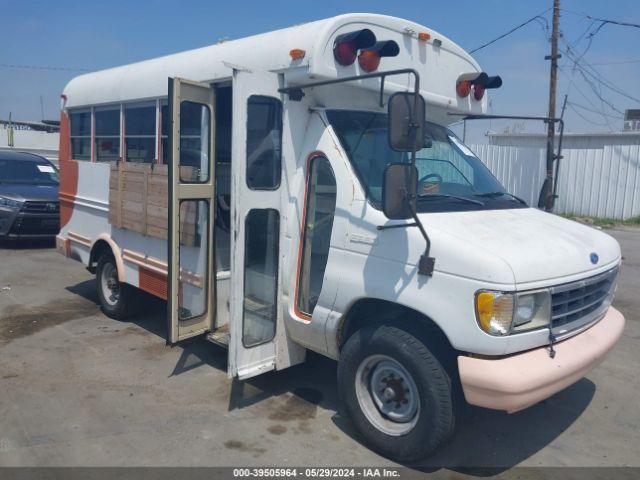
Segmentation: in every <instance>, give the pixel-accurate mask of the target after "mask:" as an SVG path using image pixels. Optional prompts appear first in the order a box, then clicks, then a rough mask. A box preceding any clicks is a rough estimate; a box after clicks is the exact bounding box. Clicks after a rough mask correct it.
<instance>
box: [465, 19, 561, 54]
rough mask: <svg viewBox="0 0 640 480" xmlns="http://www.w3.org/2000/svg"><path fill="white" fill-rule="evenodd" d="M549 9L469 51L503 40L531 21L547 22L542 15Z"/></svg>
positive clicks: (475, 50) (472, 51) (473, 51)
mask: <svg viewBox="0 0 640 480" xmlns="http://www.w3.org/2000/svg"><path fill="white" fill-rule="evenodd" d="M549 10H551V9H550V8H547V9H546V10H545V11H544V12H541V13H539V14H538V15H535V16H533V17H531V18H530V19H529V20H526V21H524V22H522V23H521V24H520V25H517V26H516V27H513V28H512V29H511V30H509V31H508V32H506V33H503V34H502V35H500V36H499V37H496V38H494V39H493V40H490V41H488V42H487V43H485V44H483V45H480V46H479V47H477V48H474V49H473V50H471V51H470V52H469V53H475V52H477V51H478V50H482V49H483V48H485V47H488V46H489V45H492V44H494V43H496V42H497V41H498V40H502V39H503V38H504V37H506V36H508V35H511V34H512V33H513V32H515V31H516V30H519V29H521V28H522V27H524V26H525V25H528V24H529V23H531V22H535V21H537V20H538V19H540V20H542V21H544V22H545V23H546V22H547V19H546V18H545V17H543V16H542V15H544V14H545V13H547V12H548V11H549ZM547 30H548V25H547Z"/></svg>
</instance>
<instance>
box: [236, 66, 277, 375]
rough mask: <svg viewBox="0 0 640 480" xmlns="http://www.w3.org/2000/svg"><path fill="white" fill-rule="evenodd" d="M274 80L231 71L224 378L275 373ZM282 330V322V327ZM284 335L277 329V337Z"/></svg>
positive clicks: (271, 75)
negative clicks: (228, 282) (227, 317)
mask: <svg viewBox="0 0 640 480" xmlns="http://www.w3.org/2000/svg"><path fill="white" fill-rule="evenodd" d="M279 82H280V78H279V75H278V74H276V73H272V72H265V71H259V70H254V71H249V70H247V69H238V68H234V71H233V124H234V127H233V134H232V135H233V136H232V149H231V150H232V155H233V159H232V162H231V164H232V169H233V175H232V178H233V180H232V182H233V183H232V194H231V198H232V199H233V201H232V211H231V216H232V219H233V227H232V230H233V234H232V235H231V293H230V321H229V331H230V334H231V338H230V344H229V376H230V377H234V376H237V377H238V378H239V379H241V380H242V379H246V378H250V377H253V376H255V375H258V374H260V373H263V372H266V371H269V370H273V369H274V368H275V365H276V347H275V345H276V337H277V335H276V333H278V335H283V332H281V331H278V332H276V326H277V325H278V324H279V322H278V319H280V318H281V316H282V308H281V305H280V302H279V297H280V273H279V270H280V269H279V264H280V245H279V240H280V223H281V222H280V197H281V189H280V183H281V177H282V167H281V164H282V161H281V143H282V140H281V139H282V118H283V115H282V101H281V95H280V94H279V93H278V88H279V87H280V86H281V85H280V84H279ZM280 323H281V322H280ZM280 330H282V329H280Z"/></svg>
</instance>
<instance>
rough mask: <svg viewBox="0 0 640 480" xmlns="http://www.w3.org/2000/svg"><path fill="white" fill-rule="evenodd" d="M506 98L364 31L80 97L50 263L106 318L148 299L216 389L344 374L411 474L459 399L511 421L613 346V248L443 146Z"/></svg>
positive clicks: (115, 71)
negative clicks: (454, 126) (287, 373)
mask: <svg viewBox="0 0 640 480" xmlns="http://www.w3.org/2000/svg"><path fill="white" fill-rule="evenodd" d="M500 84H501V80H500V79H499V77H493V76H489V75H487V74H486V73H484V72H483V71H482V69H481V68H480V66H479V65H478V64H477V63H476V61H475V60H474V59H473V58H472V57H471V56H470V55H469V54H467V53H466V52H465V51H463V50H462V49H461V48H460V47H459V46H457V45H456V44H455V43H454V42H452V41H451V40H449V39H448V38H446V37H444V36H443V35H441V34H440V33H438V32H435V31H433V30H432V29H430V28H427V27H424V26H422V25H418V24H416V23H414V22H411V21H408V20H404V19H400V18H393V17H387V16H381V15H370V14H350V15H342V16H338V17H334V18H330V19H326V20H321V21H317V22H312V23H308V24H304V25H300V26H296V27H292V28H287V29H284V30H279V31H276V32H271V33H266V34H263V35H257V36H253V37H249V38H245V39H240V40H235V41H230V42H224V43H220V44H217V45H213V46H209V47H205V48H200V49H196V50H191V51H187V52H183V53H178V54H175V55H169V56H165V57H160V58H155V59H152V60H148V61H143V62H139V63H135V64H132V65H126V66H122V67H118V68H112V69H108V70H104V71H99V72H95V73H90V74H86V75H82V76H79V77H77V78H75V79H73V80H72V81H71V82H70V83H69V84H68V85H67V86H66V88H65V90H64V93H63V96H62V97H63V108H62V116H61V132H60V171H61V184H60V202H61V231H60V234H59V236H58V237H57V248H58V249H59V250H60V252H62V253H63V254H64V255H66V256H67V257H70V258H74V259H76V260H78V261H80V262H82V263H83V264H84V265H85V266H86V267H87V268H88V269H89V270H90V271H91V272H95V274H96V285H97V290H98V295H99V298H100V302H101V304H102V308H103V310H104V312H105V313H106V314H108V315H110V316H112V317H114V318H124V317H126V316H128V315H131V314H132V311H133V307H134V306H135V304H136V303H138V302H137V301H136V297H135V295H136V289H140V290H144V291H146V292H149V293H152V294H154V295H157V296H158V297H161V298H164V299H166V300H167V305H168V307H167V308H168V315H167V317H168V326H167V341H168V342H170V343H171V344H174V343H176V342H179V341H181V340H183V339H186V338H190V337H194V336H197V335H203V336H204V337H205V338H207V339H208V340H210V341H211V342H213V343H216V344H220V345H224V346H228V348H229V360H228V372H229V375H230V376H234V377H239V378H240V379H241V380H242V379H246V378H250V377H252V376H255V375H258V374H261V373H263V372H268V371H271V370H282V369H285V368H287V367H290V366H292V365H296V364H298V363H300V362H303V361H304V359H305V354H306V352H307V350H312V351H315V352H318V353H320V354H322V355H325V356H328V357H330V358H333V359H335V360H337V361H338V379H337V382H338V389H339V393H340V397H341V401H342V404H343V406H344V410H345V411H346V412H347V414H348V415H349V417H350V418H351V421H352V422H353V425H354V427H355V430H356V431H357V432H358V433H359V434H360V435H361V436H362V437H363V438H364V440H365V441H366V443H367V444H368V445H370V446H371V447H372V448H374V449H375V450H377V451H379V452H381V453H382V454H384V455H387V456H389V457H391V458H394V459H397V460H401V461H412V460H415V459H418V458H420V457H423V456H425V455H427V454H428V453H430V452H431V451H433V450H434V449H435V448H437V447H438V446H439V445H440V444H442V443H443V442H444V441H445V440H446V439H447V438H448V437H449V436H450V435H452V434H453V430H454V425H455V419H456V414H457V412H458V409H459V408H460V407H461V406H462V405H463V403H464V402H465V401H466V402H467V403H469V404H472V405H478V406H482V407H486V408H492V409H499V410H505V411H508V412H514V411H518V410H521V409H523V408H526V407H528V406H530V405H532V404H534V403H536V402H538V401H540V400H542V399H544V398H546V397H548V396H550V395H552V394H554V393H555V392H557V391H559V390H561V389H563V388H565V387H567V386H568V385H570V384H572V383H574V382H575V381H577V380H578V379H580V378H581V377H582V376H584V375H585V374H586V373H587V372H588V371H589V370H590V369H591V368H592V367H594V366H595V365H596V364H597V363H598V362H600V361H601V360H602V358H603V357H604V355H605V354H606V353H607V352H608V351H609V350H610V349H611V348H612V347H613V345H614V344H615V343H616V341H617V340H618V339H619V337H620V335H621V333H622V330H623V327H624V318H623V317H622V315H621V314H620V313H619V312H618V311H616V310H615V309H614V308H612V307H611V302H612V298H613V295H614V292H615V286H616V281H617V277H618V270H619V267H620V263H621V254H620V248H619V245H618V244H617V242H616V241H615V240H613V239H612V238H611V237H609V236H608V235H606V234H604V233H602V232H599V231H597V230H594V229H591V228H588V227H586V226H583V225H580V224H577V223H574V222H571V221H569V220H566V219H563V218H560V217H557V216H554V215H552V214H548V213H545V212H542V211H539V210H537V209H534V208H529V207H528V206H527V205H526V204H525V203H524V202H522V201H521V200H519V199H518V198H516V197H514V196H512V195H510V194H509V193H508V192H507V191H506V190H505V188H504V187H503V186H502V185H500V183H499V182H498V181H497V180H496V179H495V178H494V177H493V176H492V175H491V173H490V172H489V171H488V170H487V169H486V168H485V167H484V166H483V164H482V163H481V162H480V160H479V159H478V158H477V157H476V156H475V155H474V154H473V152H471V151H470V150H469V149H468V148H467V147H466V146H465V145H464V144H463V143H462V142H461V141H460V140H459V139H458V138H457V137H456V136H455V135H454V134H453V133H452V132H451V131H450V130H449V129H448V128H447V125H450V124H451V123H452V122H453V121H454V120H457V119H459V118H460V115H481V114H483V112H485V110H486V105H487V94H486V90H487V89H491V88H495V87H498V86H500ZM452 114H454V115H452ZM455 115H458V116H455Z"/></svg>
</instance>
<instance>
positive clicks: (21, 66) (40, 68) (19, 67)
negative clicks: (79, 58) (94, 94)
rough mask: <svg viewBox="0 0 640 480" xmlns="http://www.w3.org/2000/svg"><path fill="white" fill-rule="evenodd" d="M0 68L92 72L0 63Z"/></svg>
mask: <svg viewBox="0 0 640 480" xmlns="http://www.w3.org/2000/svg"><path fill="white" fill-rule="evenodd" d="M0 68H13V69H16V70H55V71H62V72H92V71H93V70H91V69H89V68H75V67H48V66H42V65H16V64H9V63H0Z"/></svg>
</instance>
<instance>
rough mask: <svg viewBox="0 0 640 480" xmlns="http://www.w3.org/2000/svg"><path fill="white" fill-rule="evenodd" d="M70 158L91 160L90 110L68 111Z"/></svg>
mask: <svg viewBox="0 0 640 480" xmlns="http://www.w3.org/2000/svg"><path fill="white" fill-rule="evenodd" d="M69 121H70V123H71V158H72V159H74V160H89V161H90V160H91V111H90V110H86V111H83V112H73V111H72V112H70V113H69Z"/></svg>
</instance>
